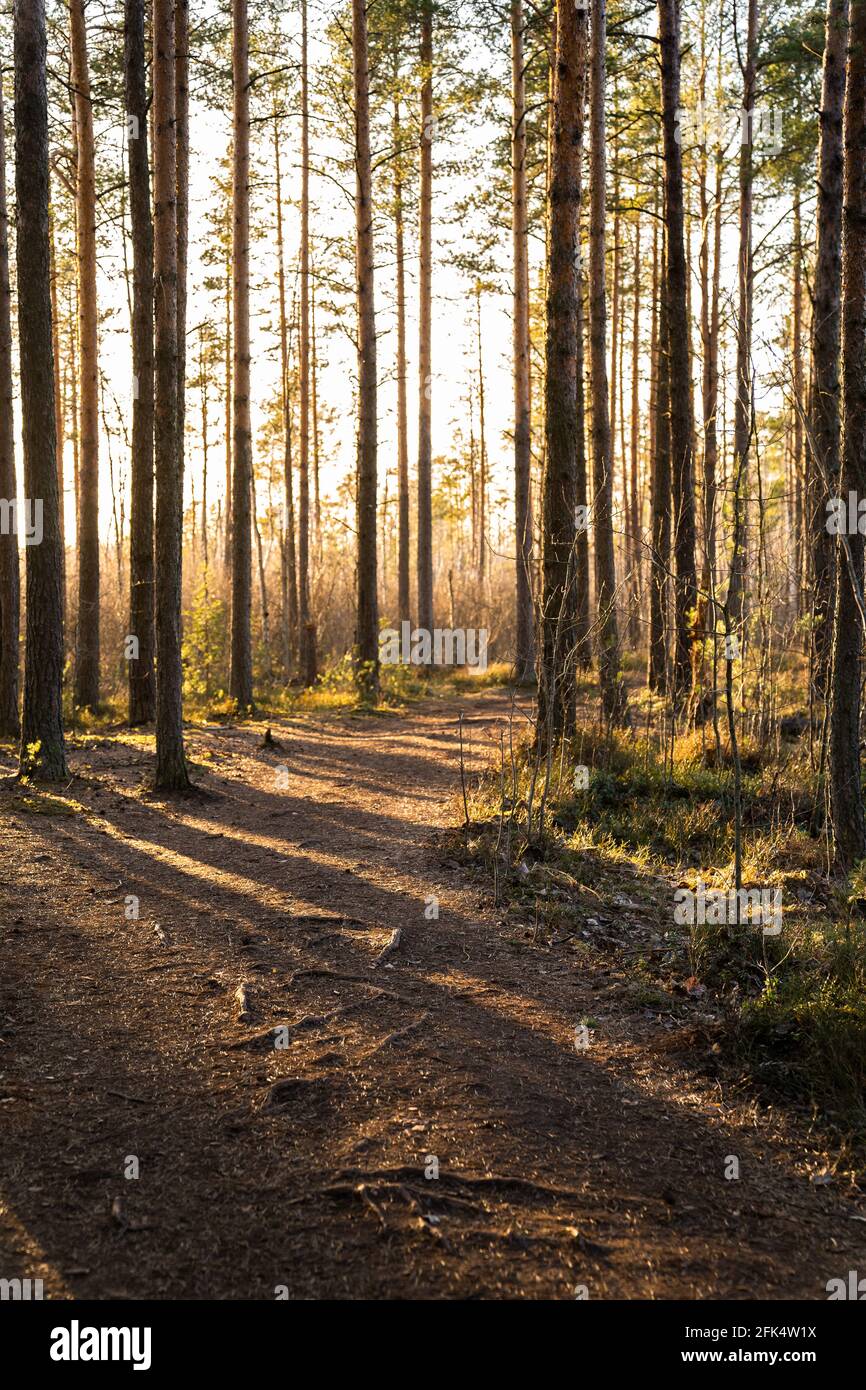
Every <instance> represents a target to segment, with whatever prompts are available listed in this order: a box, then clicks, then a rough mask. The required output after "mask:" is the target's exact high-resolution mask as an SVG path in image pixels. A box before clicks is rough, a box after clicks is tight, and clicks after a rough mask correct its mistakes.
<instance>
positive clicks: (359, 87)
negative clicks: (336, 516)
mask: <svg viewBox="0 0 866 1390" xmlns="http://www.w3.org/2000/svg"><path fill="white" fill-rule="evenodd" d="M352 61H353V78H354V95H355V226H356V238H357V240H356V273H357V281H358V478H357V489H358V502H357V509H358V521H357V525H358V627H357V634H356V642H355V649H356V679H357V683H358V692H359V695H360V696H361V698H362V699H363V700H365V701H369V702H374V701H375V700H376V699H377V698H378V693H379V601H378V593H377V567H376V469H377V437H376V391H377V387H376V311H375V301H374V297H373V267H374V264H375V254H374V246H373V201H372V186H373V176H372V167H371V159H370V69H369V60H368V56H367V12H366V8H365V3H364V0H352ZM422 148H423V147H422Z"/></svg>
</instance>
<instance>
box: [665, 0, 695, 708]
mask: <svg viewBox="0 0 866 1390" xmlns="http://www.w3.org/2000/svg"><path fill="white" fill-rule="evenodd" d="M659 43H660V46H661V69H662V73H661V80H662V130H663V136H664V170H665V226H666V236H667V250H666V272H667V273H666V277H665V291H666V297H667V301H668V305H667V310H668V333H669V346H670V354H669V389H670V411H671V495H672V504H673V542H674V565H675V633H674V663H673V694H674V696H675V698H677V699H679V698H681V697H682V696H683V695H685V694H686V693H687V692H688V690H689V688H690V686H691V679H692V662H691V648H692V638H693V632H694V621H695V607H696V602H697V584H696V575H695V493H694V462H693V456H692V439H693V434H694V424H693V419H692V405H691V372H690V367H689V314H688V305H687V283H686V254H685V237H684V208H683V163H682V149H681V146H680V143H679V141H678V139H677V112H678V110H679V106H680V17H679V10H678V5H677V0H659Z"/></svg>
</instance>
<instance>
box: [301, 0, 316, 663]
mask: <svg viewBox="0 0 866 1390" xmlns="http://www.w3.org/2000/svg"><path fill="white" fill-rule="evenodd" d="M300 358H301V360H300V363H299V369H300V407H301V420H300V446H301V447H300V470H299V475H298V621H299V626H300V632H299V642H298V646H299V650H300V654H301V678H302V680H303V682H304V685H308V686H309V685H315V683H316V675H317V672H316V629H315V627H314V625H313V621H312V616H311V613H310V112H309V94H308V78H307V0H301V353H300Z"/></svg>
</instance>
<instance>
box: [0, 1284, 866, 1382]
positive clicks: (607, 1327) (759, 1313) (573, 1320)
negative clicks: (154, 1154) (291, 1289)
mask: <svg viewBox="0 0 866 1390" xmlns="http://www.w3.org/2000/svg"><path fill="white" fill-rule="evenodd" d="M857 1295H859V1289H858V1290H856V1291H855V1296H853V1297H851V1298H847V1297H846V1298H844V1299H843V1298H841V1296H840V1298H839V1300H838V1301H828V1302H826V1303H825V1302H822V1303H801V1302H798V1303H794V1302H791V1303H775V1302H774V1303H743V1302H730V1303H721V1302H718V1303H674V1302H670V1303H662V1302H658V1303H637V1302H620V1303H613V1302H610V1303H607V1302H601V1301H593V1300H591V1299H586V1300H581V1299H575V1300H574V1301H573V1303H572V1302H569V1303H562V1302H558V1303H553V1302H551V1303H544V1302H541V1301H539V1302H531V1301H526V1302H525V1303H523V1304H522V1305H521V1307H520V1312H519V1313H517V1315H516V1317H517V1320H516V1321H515V1312H516V1309H515V1305H514V1304H509V1305H508V1321H507V1322H505V1323H500V1322H499V1317H500V1316H501V1313H498V1312H497V1306H496V1305H495V1304H490V1305H487V1306H484V1307H483V1308H482V1306H481V1305H479V1304H476V1303H453V1304H450V1303H435V1304H434V1303H423V1302H420V1301H419V1302H414V1303H405V1304H403V1305H402V1306H401V1308H400V1313H399V1320H396V1321H395V1319H394V1316H393V1313H394V1310H393V1306H392V1305H390V1304H382V1305H376V1304H370V1303H353V1302H352V1301H345V1302H340V1303H319V1304H315V1303H298V1302H279V1301H276V1302H273V1303H252V1302H244V1303H222V1302H189V1303H167V1302H133V1301H128V1302H71V1301H70V1302H51V1303H48V1302H45V1303H41V1302H27V1301H24V1300H21V1301H14V1300H13V1301H5V1302H2V1303H0V1336H2V1347H3V1353H4V1363H5V1364H6V1365H7V1366H9V1365H13V1364H14V1366H15V1369H16V1371H21V1370H24V1371H30V1370H32V1371H34V1372H38V1373H39V1374H40V1375H42V1376H44V1375H46V1374H47V1375H48V1376H49V1378H50V1379H51V1380H58V1381H59V1382H62V1381H64V1380H66V1381H68V1379H69V1377H70V1376H73V1377H75V1378H76V1381H78V1380H82V1381H83V1380H92V1379H94V1378H95V1377H97V1378H98V1377H99V1375H100V1372H105V1371H108V1372H109V1373H110V1374H111V1375H112V1376H114V1377H116V1376H117V1375H118V1374H120V1375H123V1374H124V1373H127V1374H129V1375H133V1376H137V1377H138V1379H139V1380H143V1378H144V1377H145V1376H148V1375H149V1376H155V1377H159V1378H161V1377H163V1376H164V1375H165V1374H166V1372H169V1373H177V1372H181V1373H183V1372H190V1371H194V1372H197V1373H204V1374H210V1373H214V1374H218V1375H219V1376H221V1377H222V1378H225V1377H226V1376H229V1375H236V1374H244V1375H245V1376H249V1374H250V1372H252V1373H253V1374H260V1373H261V1371H260V1370H257V1369H256V1367H261V1365H262V1363H264V1364H267V1361H268V1360H269V1359H273V1361H274V1363H275V1365H276V1366H278V1365H280V1364H285V1365H286V1367H287V1370H288V1369H290V1368H292V1367H294V1372H295V1373H297V1371H298V1370H299V1369H300V1368H299V1365H298V1363H297V1356H298V1353H299V1352H303V1351H304V1350H306V1351H307V1353H308V1356H309V1355H310V1354H315V1355H317V1356H319V1357H320V1358H321V1357H323V1356H324V1358H325V1359H326V1361H327V1368H328V1371H329V1373H330V1374H333V1369H334V1362H335V1361H337V1362H338V1363H339V1361H340V1359H341V1356H345V1359H346V1362H347V1366H349V1365H350V1366H351V1370H352V1371H356V1370H357V1369H359V1368H360V1366H361V1365H363V1363H364V1362H365V1361H366V1363H367V1364H368V1365H369V1366H370V1367H375V1368H376V1369H377V1372H381V1370H382V1369H383V1368H384V1367H388V1368H390V1367H393V1369H394V1374H395V1378H396V1376H397V1375H399V1376H400V1378H401V1379H402V1380H405V1378H406V1374H407V1371H410V1370H411V1367H410V1365H409V1363H405V1364H403V1365H402V1369H401V1368H400V1364H399V1363H398V1362H395V1361H394V1360H393V1359H392V1350H388V1351H386V1350H385V1348H386V1347H388V1348H393V1343H394V1342H395V1341H396V1342H397V1343H398V1344H399V1343H405V1342H406V1341H407V1340H411V1341H414V1342H415V1345H416V1351H417V1352H420V1350H421V1349H422V1348H426V1351H425V1355H424V1357H423V1364H425V1365H429V1361H428V1359H427V1358H428V1357H430V1358H432V1359H433V1360H434V1361H435V1359H436V1358H437V1357H438V1356H440V1355H441V1354H442V1351H443V1348H444V1347H446V1346H449V1347H450V1351H449V1353H448V1355H449V1360H450V1359H451V1358H452V1357H453V1356H454V1355H455V1353H457V1354H459V1356H460V1358H461V1360H463V1361H464V1363H465V1365H467V1366H470V1365H472V1364H473V1363H475V1362H476V1360H477V1363H478V1364H479V1367H480V1368H481V1369H483V1371H484V1373H485V1374H486V1375H488V1376H489V1373H490V1371H491V1369H495V1363H496V1361H497V1359H498V1355H502V1356H503V1357H505V1356H507V1357H508V1358H509V1364H508V1369H509V1370H511V1371H512V1372H513V1370H514V1367H513V1356H514V1351H515V1334H516V1335H517V1336H518V1337H520V1338H521V1340H522V1338H523V1336H524V1335H525V1334H526V1333H530V1335H532V1336H533V1343H532V1345H534V1346H535V1347H536V1350H537V1351H541V1349H542V1348H543V1354H544V1360H545V1363H547V1362H548V1361H549V1358H550V1356H551V1354H555V1353H557V1352H560V1354H567V1355H568V1356H569V1357H570V1358H573V1357H574V1356H575V1355H577V1356H578V1359H579V1361H580V1362H581V1363H582V1364H583V1363H584V1358H585V1357H589V1356H593V1357H596V1358H598V1359H599V1360H600V1362H601V1364H602V1365H603V1366H604V1368H605V1369H606V1370H618V1371H629V1370H631V1371H635V1372H639V1373H641V1374H644V1375H645V1374H647V1373H652V1372H660V1373H662V1374H664V1375H668V1374H670V1372H672V1371H675V1370H680V1371H682V1372H684V1373H685V1374H686V1375H689V1374H694V1372H695V1371H698V1372H699V1373H700V1371H701V1370H702V1369H703V1368H704V1367H707V1366H727V1367H732V1366H742V1367H753V1366H754V1367H762V1368H763V1369H764V1370H765V1371H767V1372H770V1373H775V1372H776V1371H778V1370H787V1369H788V1368H789V1367H795V1366H796V1367H806V1368H809V1369H811V1370H812V1371H818V1372H819V1373H820V1374H821V1376H822V1377H823V1378H824V1379H826V1378H827V1376H828V1375H832V1374H833V1373H834V1372H835V1371H837V1370H841V1369H842V1366H843V1365H850V1364H855V1365H856V1364H857V1360H858V1359H859V1352H860V1349H861V1348H862V1342H863V1335H864V1326H866V1324H864V1319H863V1316H862V1314H861V1313H860V1311H859V1308H850V1307H848V1308H846V1307H843V1306H840V1304H842V1303H845V1302H859V1301H860V1299H859V1297H858V1296H857ZM318 1309H321V1310H322V1313H323V1314H324V1317H325V1318H326V1319H327V1325H325V1323H324V1322H323V1321H322V1320H321V1319H320V1318H319V1317H317V1315H316V1313H317V1310H318ZM337 1320H338V1321H337ZM338 1326H339V1331H340V1337H339V1338H338V1339H336V1338H334V1332H335V1331H336V1329H337V1327H338ZM479 1331H481V1334H482V1335H481V1337H480V1339H479V1335H478V1334H479ZM323 1333H325V1334H326V1336H327V1340H326V1341H325V1343H324V1344H323V1343H322V1334H323ZM353 1334H357V1335H353ZM461 1334H462V1337H461ZM455 1337H459V1338H460V1342H459V1344H458V1343H455V1342H454V1341H452V1340H451V1339H452V1338H455ZM538 1337H541V1338H543V1339H544V1340H543V1341H541V1342H538V1341H536V1340H535V1339H536V1338H538ZM347 1338H348V1339H347ZM443 1338H448V1339H449V1340H448V1342H447V1343H446V1342H444V1341H443V1340H442V1339H443ZM560 1339H562V1340H560ZM458 1346H459V1347H460V1348H461V1350H460V1351H459V1353H458ZM523 1346H526V1343H523ZM437 1348H438V1350H437ZM526 1349H527V1351H529V1347H528V1346H526ZM411 1364H412V1365H414V1366H415V1367H416V1368H417V1367H418V1366H419V1365H420V1364H422V1361H419V1360H418V1359H413V1362H412V1363H411ZM461 1369H462V1367H461ZM599 1369H600V1367H599ZM304 1374H309V1368H305V1371H304Z"/></svg>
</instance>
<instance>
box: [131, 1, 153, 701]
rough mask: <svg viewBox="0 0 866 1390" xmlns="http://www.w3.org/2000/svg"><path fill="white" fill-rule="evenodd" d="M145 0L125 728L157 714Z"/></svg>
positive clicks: (136, 125) (136, 83)
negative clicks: (132, 641) (131, 645)
mask: <svg viewBox="0 0 866 1390" xmlns="http://www.w3.org/2000/svg"><path fill="white" fill-rule="evenodd" d="M144 11H145V0H125V26H124V78H125V84H126V111H127V120H128V121H129V123H130V124H129V131H128V140H127V150H128V158H129V214H130V222H131V225H132V371H133V378H134V382H135V387H136V389H135V390H134V391H133V400H132V448H131V472H132V478H131V485H130V492H131V504H130V505H131V514H130V540H129V632H130V635H132V636H134V637H136V638H137V639H138V655H137V657H134V658H131V659H130V660H129V722H130V724H147V723H149V722H150V721H151V720H152V719H153V717H154V712H155V694H156V687H155V673H154V669H153V583H154V575H153V224H152V222H151V211H150V165H149V160H148V153H147V119H148V101H147V58H146V54H145V17H144Z"/></svg>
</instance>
